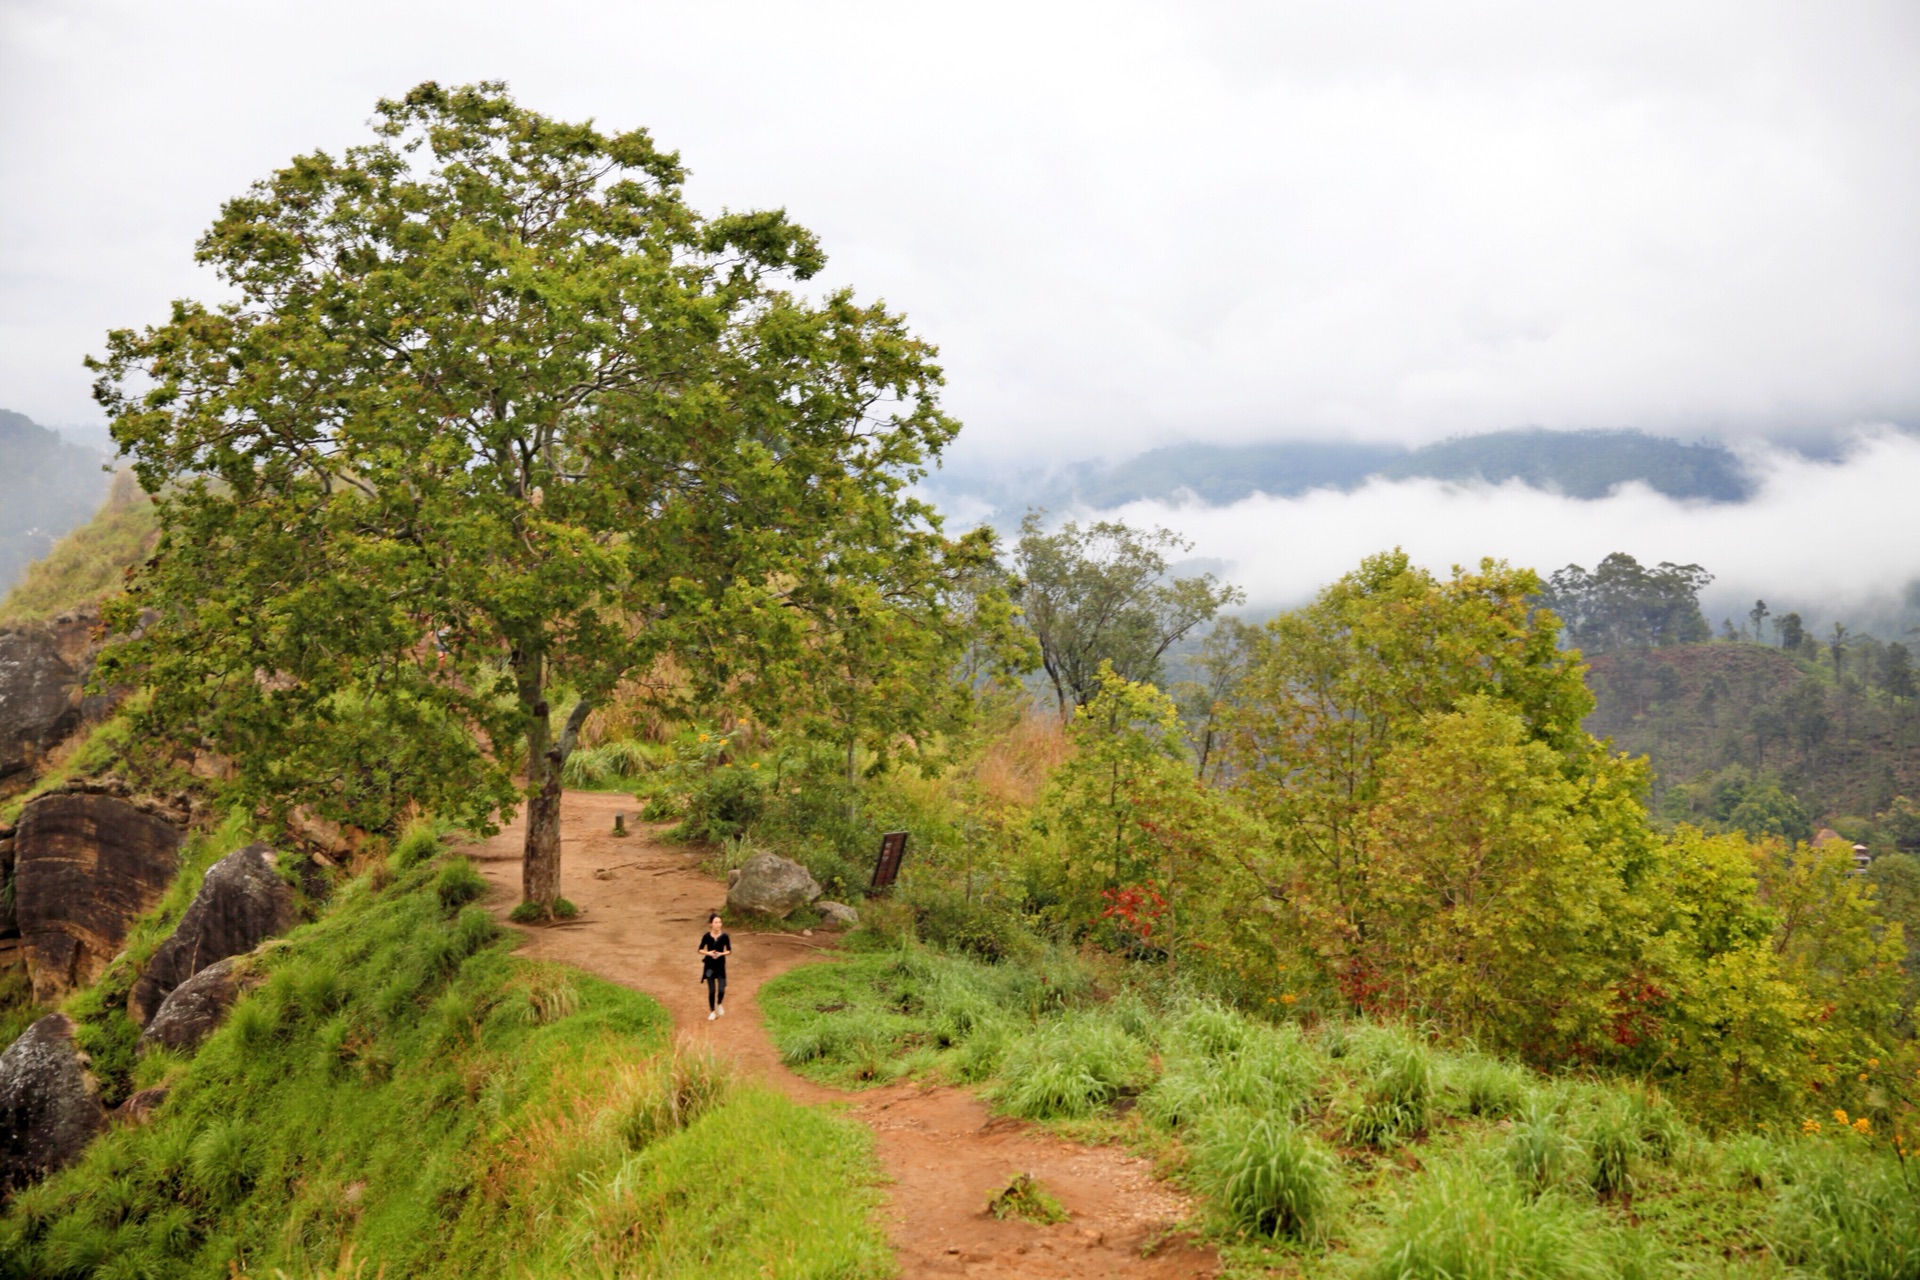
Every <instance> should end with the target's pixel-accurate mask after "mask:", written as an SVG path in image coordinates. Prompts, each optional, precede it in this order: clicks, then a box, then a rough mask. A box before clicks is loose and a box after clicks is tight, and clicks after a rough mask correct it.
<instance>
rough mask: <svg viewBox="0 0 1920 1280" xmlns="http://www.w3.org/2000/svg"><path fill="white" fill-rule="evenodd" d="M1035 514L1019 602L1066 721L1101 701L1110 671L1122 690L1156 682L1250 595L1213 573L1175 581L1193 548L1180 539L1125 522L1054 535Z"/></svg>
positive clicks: (1022, 543) (1022, 547)
mask: <svg viewBox="0 0 1920 1280" xmlns="http://www.w3.org/2000/svg"><path fill="white" fill-rule="evenodd" d="M1043 514H1044V513H1043V512H1039V511H1029V512H1028V513H1027V515H1026V518H1025V519H1024V520H1022V521H1021V522H1020V539H1019V541H1018V542H1016V543H1015V544H1014V548H1013V569H1014V572H1015V574H1016V575H1017V578H1018V582H1017V584H1016V588H1015V589H1016V593H1017V596H1018V599H1019V601H1020V606H1021V609H1022V611H1023V616H1024V617H1025V619H1026V623H1027V626H1028V627H1029V628H1030V629H1031V630H1032V632H1033V638H1034V640H1035V642H1036V643H1037V644H1038V645H1039V648H1040V665H1041V667H1042V668H1043V669H1044V670H1045V671H1046V673H1047V680H1048V682H1049V683H1051V684H1052V685H1053V695H1054V699H1055V701H1056V702H1057V703H1058V705H1059V708H1060V718H1061V719H1062V720H1065V719H1066V718H1067V717H1068V715H1069V714H1070V712H1071V711H1072V709H1073V708H1074V707H1079V706H1085V705H1086V704H1087V703H1088V702H1091V701H1092V700H1093V697H1094V695H1095V694H1097V693H1099V692H1100V674H1099V673H1100V670H1101V664H1103V663H1106V664H1110V665H1111V666H1112V668H1113V672H1114V674H1115V675H1117V676H1119V677H1120V678H1121V679H1122V680H1133V681H1146V682H1148V683H1154V682H1157V681H1158V680H1159V679H1160V674H1161V673H1160V665H1161V661H1162V659H1164V658H1165V657H1166V655H1167V650H1169V649H1171V648H1172V647H1173V646H1174V645H1175V644H1177V643H1179V642H1180V641H1181V640H1182V639H1184V638H1186V636H1187V635H1189V634H1190V633H1191V632H1192V631H1193V630H1194V628H1196V627H1198V626H1200V625H1201V624H1202V623H1204V622H1206V621H1208V620H1209V619H1211V618H1212V617H1213V616H1214V615H1215V614H1216V613H1218V612H1219V611H1220V610H1221V609H1223V608H1225V607H1226V606H1227V605H1230V604H1238V603H1239V602H1240V601H1242V600H1243V599H1245V598H1246V597H1245V595H1244V594H1243V593H1242V592H1241V590H1240V589H1239V588H1238V587H1235V586H1231V585H1228V584H1223V583H1221V582H1219V581H1217V580H1216V579H1215V578H1214V576H1213V575H1212V574H1210V573H1199V574H1194V575H1191V576H1189V577H1185V578H1175V577H1171V576H1169V569H1170V568H1171V565H1170V563H1169V562H1168V559H1167V557H1168V555H1169V553H1174V552H1184V551H1187V550H1189V549H1190V545H1189V544H1188V543H1187V542H1186V540H1185V539H1183V538H1181V537H1180V535H1179V534H1177V533H1175V532H1173V531H1172V530H1171V529H1152V530H1141V529H1135V528H1133V527H1132V526H1131V525H1128V524H1126V523H1124V522H1122V521H1118V520H1099V521H1095V522H1094V523H1093V524H1090V525H1087V526H1086V527H1084V528H1082V527H1081V526H1080V525H1079V524H1077V523H1074V522H1073V521H1068V522H1067V523H1066V524H1064V525H1062V526H1060V528H1059V529H1057V530H1055V531H1054V532H1052V533H1047V532H1046V531H1045V528H1044V526H1043V525H1042V524H1041V517H1042V515H1043Z"/></svg>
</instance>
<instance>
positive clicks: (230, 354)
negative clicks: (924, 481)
mask: <svg viewBox="0 0 1920 1280" xmlns="http://www.w3.org/2000/svg"><path fill="white" fill-rule="evenodd" d="M684 179H685V170H684V169H683V167H682V166H681V164H680V161H679V158H678V157H677V156H676V155H674V154H673V153H671V152H668V151H665V150H662V149H661V148H659V147H657V146H656V145H655V144H654V142H653V140H652V139H651V138H650V137H649V136H648V135H647V134H646V133H645V132H644V131H641V130H632V131H628V132H623V133H611V134H609V133H603V132H601V131H600V130H598V129H596V128H595V127H593V126H592V125H590V124H572V123H566V122H562V121H556V120H552V119H548V118H546V117H543V116H540V115H538V114H536V113H534V112H532V111H529V110H527V109H525V108H523V107H521V106H520V105H518V104H517V103H516V102H514V101H513V100H512V99H511V98H510V97H509V96H508V95H507V93H506V91H505V88H504V86H502V85H500V84H497V83H484V84H478V85H472V86H467V87H462V88H455V89H445V88H442V87H440V86H438V85H436V84H430V83H429V84H423V85H420V86H418V87H417V88H415V89H414V90H413V91H411V92H410V93H408V94H407V95H406V96H405V97H404V98H402V99H399V100H388V101H383V102H381V103H379V104H378V106H377V108H376V119H375V123H374V136H373V137H372V138H371V139H370V140H368V141H367V142H365V143H363V144H361V145H359V146H353V147H349V148H346V149H345V150H344V151H338V152H332V153H315V154H311V155H307V156H301V157H297V158H296V159H295V160H294V161H293V162H292V163H291V164H290V165H289V166H288V167H286V168H284V169H281V170H279V171H277V172H275V173H274V174H272V175H271V176H269V177H268V178H266V179H265V180H263V181H261V182H259V183H257V184H255V185H254V186H253V187H252V188H250V189H249V190H248V191H247V192H246V193H245V194H244V195H242V196H241V197H239V198H237V199H235V200H232V201H230V202H228V203H227V204H226V206H225V207H224V208H223V210H222V213H221V216H220V218H219V220H218V221H217V222H216V223H215V224H214V225H213V227H212V228H210V229H209V230H208V232H207V234H206V235H205V236H204V237H203V238H202V239H201V241H200V247H199V255H200V258H201V260H202V261H203V262H205V263H207V264H208V265H209V266H211V267H212V268H213V270H214V271H215V273H216V275H217V276H218V277H219V278H220V279H221V281H222V282H223V284H224V285H226V286H227V287H228V288H229V290H230V292H231V295H232V301H231V302H230V303H227V304H223V305H222V306H221V307H219V308H209V307H206V306H203V305H200V304H197V303H192V302H181V303H178V304H177V305H176V306H175V308H174V311H173V314H172V316H171V318H170V319H169V321H168V322H167V323H166V324H164V325H162V326H159V327H157V328H153V329H149V330H146V331H143V332H135V331H131V330H119V331H116V332H114V333H112V334H110V335H109V338H108V348H107V353H106V355H105V356H104V357H102V358H101V359H99V360H96V361H94V362H93V367H94V368H95V370H96V371H97V372H98V374H99V380H98V382H97V383H96V388H97V395H98V398H99V399H100V401H101V403H102V405H103V407H104V408H105V409H106V410H107V412H108V414H109V415H110V417H111V419H112V425H113V430H114V435H115V439H116V440H117V441H118V442H119V443H120V444H121V445H122V447H123V448H124V449H125V450H126V451H127V452H128V453H129V454H130V455H131V457H132V459H133V465H134V468H135V470H136V472H137V473H138V474H139V476H140V479H141V481H142V483H143V484H144V485H146V487H147V488H148V489H149V491H151V492H156V493H160V494H161V495H162V499H163V500H162V503H161V506H160V518H161V524H162V530H163V532H162V536H161V540H160V544H159V548H158V552H157V554H156V556H155V557H154V558H153V560H152V561H150V562H149V563H148V565H147V566H146V567H145V568H144V569H143V570H142V572H141V573H140V574H138V575H137V576H136V578H135V580H134V581H133V583H132V586H131V588H130V594H129V595H128V596H127V597H126V598H125V599H124V600H123V601H122V602H121V603H120V604H119V605H118V606H117V607H116V609H115V611H114V613H113V621H114V623H115V625H116V627H117V628H118V630H119V632H120V634H121V636H122V637H123V640H124V642H123V643H122V644H120V645H119V646H118V647H116V648H115V649H113V650H111V651H110V652H109V653H108V655H106V656H105V657H104V658H103V660H102V669H103V671H104V672H105V673H106V675H107V678H110V679H121V680H137V681H139V682H141V683H144V684H146V685H147V686H148V687H150V688H151V689H152V690H153V700H152V703H151V705H150V707H149V708H148V710H147V712H146V713H145V715H144V719H143V725H142V727H143V733H142V735H141V736H142V738H143V739H147V738H151V739H152V740H154V741H163V742H165V743H167V744H168V747H169V749H177V748H178V747H179V746H182V745H195V746H199V745H204V746H206V747H208V748H210V749H212V750H215V751H217V752H219V753H220V754H222V755H224V756H225V757H227V758H228V759H230V760H231V761H232V762H233V764H234V767H235V770H236V777H235V780H234V783H233V789H234V790H235V791H236V793H237V794H238V795H239V796H240V797H241V798H243V799H245V800H247V801H248V802H252V803H262V804H266V805H269V806H272V807H274V808H275V809H276V810H280V811H284V810H285V809H287V808H289V807H291V806H293V805H307V806H310V807H311V808H312V809H313V810H314V812H315V813H317V814H318V815H319V816H321V817H323V818H329V819H334V820H343V821H351V822H354V823H357V824H358V825H360V826H363V827H366V828H369V829H385V828H387V827H388V826H389V825H390V824H391V823H392V822H393V821H394V820H395V818H396V817H397V815H398V812H399V809H400V806H401V805H402V804H403V803H405V802H418V803H421V804H423V805H425V806H426V807H427V808H428V809H430V810H431V811H433V812H435V813H441V814H444V815H446V816H447V817H448V818H450V819H451V820H454V821H456V822H458V823H460V824H461V825H463V826H467V827H471V828H474V829H480V828H482V827H484V826H485V825H486V824H487V823H489V822H490V821H491V820H492V818H493V816H494V814H495V813H496V812H497V811H498V810H499V809H500V808H501V807H502V806H503V805H505V804H507V803H510V802H511V801H512V800H513V798H514V794H515V788H514V786H513V775H514V772H515V769H516V765H518V766H520V767H522V768H524V770H525V773H526V776H527V784H526V786H527V791H526V794H527V796H528V799H529V802H530V804H532V805H533V806H536V807H539V808H542V809H543V810H549V811H550V810H551V808H552V807H553V806H556V805H557V804H558V803H559V793H558V787H559V783H560V781H561V779H560V777H559V776H558V774H559V771H560V770H561V769H562V768H563V766H564V762H565V759H566V757H567V756H568V755H569V754H570V753H571V752H572V750H573V749H574V747H575V746H576V744H577V740H578V735H579V732H580V730H581V727H582V725H583V724H584V722H585V720H586V718H587V717H588V716H589V715H590V714H591V712H592V710H593V709H594V707H595V706H596V705H600V704H602V703H604V702H605V701H606V700H607V699H609V698H610V697H612V696H613V694H614V692H615V691H616V690H617V689H621V688H626V689H628V690H635V689H639V690H642V691H643V692H644V691H648V690H652V691H657V692H658V693H659V694H660V696H661V697H663V698H665V697H669V696H677V695H679V694H690V695H695V696H699V695H712V694H714V693H717V692H718V691H719V690H721V689H729V690H732V691H735V692H738V693H741V694H743V695H746V696H750V697H756V698H757V697H764V698H766V699H767V700H769V701H772V702H780V701H782V699H783V698H786V697H788V696H789V695H792V694H794V693H795V692H796V691H798V692H807V691H811V690H813V689H816V688H819V687H820V686H819V685H818V684H814V683H809V682H808V681H807V680H805V679H801V678H796V675H797V674H804V673H805V672H807V671H811V670H812V667H811V666H810V664H813V663H815V662H816V660H817V659H818V657H819V655H820V654H821V653H822V652H824V651H825V649H826V648H828V647H829V646H827V645H825V643H824V641H823V639H822V637H823V634H824V632H825V631H826V630H827V629H828V628H829V627H831V630H832V631H833V633H834V634H835V635H838V636H852V637H855V638H856V639H857V641H858V643H859V645H860V646H861V647H862V652H863V654H866V655H869V656H872V657H874V658H875V659H876V660H878V661H882V662H883V663H884V659H885V658H886V655H887V654H888V653H889V652H890V646H889V644H888V636H889V632H890V631H891V630H892V629H894V628H895V626H896V624H899V619H900V617H901V615H903V614H905V613H908V612H913V613H915V614H916V616H919V617H924V618H926V619H928V620H929V622H930V624H931V625H932V626H933V629H934V630H936V631H937V630H939V626H938V624H939V623H941V622H943V621H944V620H945V616H946V610H945V605H944V602H943V600H942V599H941V596H940V585H941V583H942V582H943V581H944V580H945V578H946V577H948V576H950V575H951V574H953V573H956V572H959V571H962V570H965V569H970V568H973V567H975V566H976V565H977V564H978V563H979V562H980V561H981V559H982V558H983V557H984V556H985V555H986V554H987V552H988V550H989V548H990V545H991V537H992V535H991V534H990V533H989V532H985V531H982V532H980V533H977V534H973V535H969V536H968V537H966V538H964V539H961V540H959V541H957V542H956V541H949V540H947V539H946V538H944V537H942V536H941V535H940V533H939V517H938V514H937V513H936V512H935V511H934V510H933V509H932V508H931V507H930V506H928V505H927V504H926V503H924V502H921V501H918V500H916V499H914V498H912V497H910V496H908V493H907V489H908V486H910V485H911V484H912V483H913V482H914V480H915V479H916V478H918V477H919V476H920V475H921V474H922V473H923V471H924V469H925V468H926V466H927V465H928V463H929V462H930V461H931V460H932V459H933V458H934V457H935V456H936V455H937V454H938V453H939V452H940V451H941V449H942V448H944V447H945V445H946V444H947V442H948V441H949V440H950V439H951V438H952V436H953V434H954V432H955V431H956V430H957V424H955V423H954V422H953V421H952V420H951V419H949V418H948V417H947V416H946V415H945V414H944V413H942V412H941V410H940V408H939V405H938V392H939V384H940V381H941V374H940V371H939V369H938V368H937V367H936V366H935V365H934V364H933V350H932V348H931V347H930V346H928V345H927V344H926V343H924V342H922V341H920V340H919V339H917V338H915V337H914V336H913V335H912V334H911V333H910V332H909V331H908V329H907V326H906V324H905V322H904V321H903V320H902V319H901V318H900V317H899V316H896V315H893V314H891V313H889V312H887V311H886V310H885V309H884V308H883V307H880V306H877V305H875V306H866V305H861V304H859V303H857V302H856V301H855V300H854V299H853V297H852V296H851V294H850V293H848V292H846V291H830V292H828V293H826V294H825V295H824V296H816V295H814V294H811V293H806V292H800V291H796V290H794V289H793V288H792V285H794V284H795V283H797V282H799V281H802V280H805V279H808V278H811V277H812V276H813V275H814V274H815V273H816V272H818V271H819V270H820V268H821V267H822V265H823V264H824V262H825V257H824V255H823V254H822V253H821V251H820V248H819V246H818V243H817V242H816V241H815V239H814V237H813V236H812V235H811V234H810V233H809V232H807V231H806V230H805V229H803V228H801V227H798V226H795V225H794V224H792V223H791V222H789V221H788V220H787V219H786V217H785V215H784V214H782V213H780V212H777V211H768V212H745V213H725V214H721V215H719V216H717V217H711V218H708V217H703V216H701V215H700V214H698V213H697V212H696V211H694V210H693V209H692V208H691V207H690V206H689V205H688V204H687V203H686V200H685V196H684V191H683V183H684ZM402 349H404V350H406V351H407V352H408V357H407V358H406V359H404V360H395V359H394V358H393V352H394V351H396V350H402ZM475 352H485V353H486V359H484V360H476V359H474V358H473V354H474V353H475ZM399 405H405V406H407V407H406V409H405V411H398V410H397V409H396V406H399ZM908 597H912V598H913V599H914V600H915V602H916V603H915V608H914V609H912V610H909V609H908V608H907V607H906V606H905V604H904V603H901V604H900V605H898V607H896V603H895V602H896V601H902V602H904V600H905V599H906V598H908ZM343 618H351V619H352V623H353V625H351V626H342V625H340V620H341V619H343ZM136 624H137V625H136ZM899 625H904V624H899ZM316 636H324V637H326V643H325V644H316V643H314V642H313V638H314V637H316ZM669 654H698V655H699V661H697V662H690V663H683V664H681V665H680V667H679V668H678V670H679V672H680V677H681V678H678V679H675V680H672V681H664V682H649V681H646V680H643V679H641V680H636V679H632V678H633V677H644V676H647V675H648V674H649V673H652V672H654V671H655V670H656V668H657V667H658V665H659V664H660V663H661V662H662V661H663V660H664V659H665V658H666V657H667V656H668V655H669ZM259 671H270V672H273V673H274V679H272V680H270V681H262V680H256V679H254V678H253V675H254V673H255V672H259ZM933 691H934V692H938V689H937V686H936V687H934V690H933ZM563 695H564V696H570V697H572V698H573V700H574V701H573V705H572V710H571V711H570V712H569V713H568V715H567V718H566V720H565V721H564V722H563V723H561V724H555V723H554V721H553V714H552V710H553V707H554V706H555V705H557V704H558V703H559V701H560V699H561V697H562V696H563ZM887 727H888V731H889V732H897V731H900V730H901V729H902V728H911V727H913V726H910V725H909V726H902V725H900V724H894V723H890V724H889V725H888V726H887ZM516 741H517V742H520V743H523V744H524V751H523V752H522V751H515V750H511V749H509V746H508V744H510V743H514V742H516ZM483 743H486V744H491V749H488V748H486V747H483V745H482V744H483ZM553 830H554V827H553V825H552V824H550V823H546V822H534V821H530V822H529V823H528V831H529V839H530V841H532V842H533V843H532V844H531V845H530V847H529V850H528V853H529V866H528V873H529V874H528V883H529V897H531V898H532V899H534V900H535V901H539V902H547V901H550V900H551V899H553V898H554V897H555V896H557V892H558V858H559V851H558V848H557V846H555V845H554V844H553V843H552V842H551V839H550V838H549V837H548V833H551V832H552V831H553Z"/></svg>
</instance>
